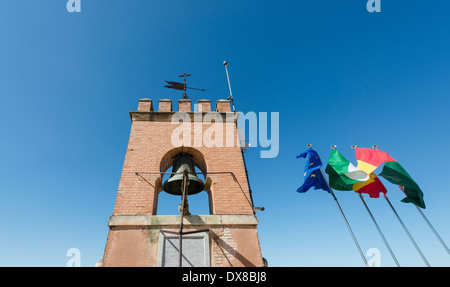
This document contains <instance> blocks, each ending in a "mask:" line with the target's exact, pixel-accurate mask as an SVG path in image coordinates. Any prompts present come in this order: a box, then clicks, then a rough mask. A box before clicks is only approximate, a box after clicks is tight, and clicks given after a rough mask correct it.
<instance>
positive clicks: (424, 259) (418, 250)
mask: <svg viewBox="0 0 450 287" xmlns="http://www.w3.org/2000/svg"><path fill="white" fill-rule="evenodd" d="M384 198H385V199H386V201H387V203H389V206H390V207H391V208H392V211H393V212H394V213H395V215H396V216H397V219H398V221H399V222H400V224H401V225H402V227H403V229H404V230H405V232H406V234H408V237H409V239H410V240H411V242H412V243H413V244H414V246H415V247H416V249H417V252H419V254H420V256H421V257H422V259H423V261H424V262H425V264H426V265H427V266H428V267H430V264H428V261H427V259H426V258H425V256H423V254H422V251H420V249H419V246H417V244H416V242H415V241H414V239H413V238H412V236H411V234H410V233H409V231H408V229H407V228H406V226H405V224H403V221H402V220H401V219H400V216H399V215H398V213H397V211H395V208H394V206H392V204H391V202H390V201H389V199H388V198H387V196H386V195H385V194H384Z"/></svg>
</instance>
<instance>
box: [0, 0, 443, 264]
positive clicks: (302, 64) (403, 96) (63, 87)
mask: <svg viewBox="0 0 450 287" xmlns="http://www.w3.org/2000/svg"><path fill="white" fill-rule="evenodd" d="M65 2H66V1H44V0H41V1H24V0H3V1H1V2H0V39H1V41H0V132H1V139H2V140H1V141H0V156H1V157H0V158H1V164H0V174H1V177H0V178H1V180H0V192H1V194H2V200H0V216H1V226H2V236H0V266H65V265H66V262H67V261H68V260H69V259H70V258H69V257H67V256H66V251H67V250H68V249H69V248H78V249H79V250H80V252H81V265H82V266H93V265H95V263H96V262H97V260H99V259H100V258H102V256H103V251H104V246H105V243H106V237H107V231H108V227H107V221H108V217H109V216H110V215H111V214H112V211H113V206H114V201H115V196H116V192H117V187H118V183H119V179H120V173H121V169H122V164H123V159H124V156H125V150H126V145H127V142H128V136H129V131H130V126H131V122H130V119H129V115H128V111H133V110H136V109H137V103H138V99H140V98H146V97H147V98H151V99H154V100H158V99H162V98H171V99H173V100H175V99H178V98H179V97H180V95H179V93H177V92H176V91H172V90H168V89H164V88H163V86H164V84H165V83H164V80H176V79H177V76H178V75H179V74H182V73H184V72H187V73H191V74H192V75H193V76H192V77H191V78H190V79H189V83H190V84H191V85H192V86H194V87H200V88H204V89H206V90H207V91H206V92H204V93H202V94H201V93H199V92H191V93H189V96H190V97H191V98H192V99H193V101H196V100H197V99H201V98H208V99H211V100H212V102H215V101H216V100H218V99H223V98H226V97H227V96H228V94H229V92H228V87H227V82H226V76H225V71H224V67H223V65H222V62H223V61H224V60H227V61H228V62H229V63H230V64H229V66H228V68H229V72H230V78H231V84H232V89H233V95H234V98H235V104H236V109H237V110H240V111H243V112H249V111H254V112H256V113H258V112H268V113H270V112H279V116H280V126H279V128H280V129H279V131H280V139H279V142H280V152H279V154H278V156H277V157H275V158H273V159H263V158H260V156H259V155H260V151H261V148H260V147H253V148H250V149H249V150H248V151H247V152H246V154H245V157H246V161H247V167H248V170H249V176H250V184H251V188H252V190H253V198H254V202H255V205H256V206H264V207H265V208H266V210H265V211H264V212H258V219H259V223H260V224H259V227H258V231H259V239H260V243H261V249H262V253H263V256H264V257H265V258H267V260H268V261H269V265H270V266H363V263H362V260H361V258H360V255H359V253H358V251H357V249H356V248H355V246H354V244H353V241H352V239H351V237H350V235H349V233H348V231H347V229H346V226H345V223H344V221H343V220H342V217H341V215H340V213H339V210H338V209H337V207H336V205H335V203H334V201H333V199H332V198H331V197H330V196H329V195H328V194H327V193H326V192H323V191H321V190H317V191H313V190H311V191H310V192H308V193H306V194H298V193H296V189H297V188H298V187H299V186H300V185H301V184H302V183H303V178H302V174H303V168H304V165H305V161H304V159H296V155H298V154H300V153H301V152H303V151H304V150H305V149H306V145H307V144H313V147H314V148H315V149H316V150H317V151H318V152H319V154H320V155H321V157H322V160H323V161H324V162H326V159H327V157H328V155H329V151H330V149H329V147H330V146H331V145H333V144H335V145H337V146H338V149H339V151H341V153H343V155H344V156H346V157H347V159H348V160H350V161H352V162H353V163H354V164H356V160H355V158H354V154H353V151H352V150H351V149H350V146H351V145H354V144H356V145H358V146H359V147H371V146H372V145H374V144H378V145H379V148H380V149H381V150H383V151H387V152H389V153H390V155H391V156H392V157H394V158H395V159H396V160H397V161H398V162H400V163H401V164H402V165H403V166H404V167H405V168H406V170H407V171H408V172H409V173H410V174H411V176H412V177H413V178H414V179H415V180H416V181H417V183H418V184H419V185H420V186H421V188H422V190H423V192H424V194H425V197H424V198H425V202H426V204H427V209H426V210H425V214H426V215H427V216H428V218H429V220H430V221H431V222H432V223H433V225H434V227H435V228H436V229H437V230H438V232H439V233H440V235H441V237H442V238H443V239H444V241H445V242H446V243H447V244H450V230H449V228H448V222H449V220H450V212H449V209H448V203H449V202H450V193H449V188H448V187H447V186H448V182H447V179H448V176H449V170H448V162H449V161H450V156H449V153H448V148H447V146H448V142H449V140H450V134H449V127H448V124H449V123H450V113H448V107H449V106H450V100H449V95H450V81H449V79H450V53H448V50H449V47H450V22H449V18H448V11H449V9H450V3H449V2H448V1H444V0H439V1H415V2H411V1H409V2H405V1H386V0H381V9H382V12H381V13H369V12H367V10H366V2H367V1H365V0H352V1H265V0H264V1H247V0H244V1H242V0H241V1H220V2H219V1H215V2H214V3H212V2H211V1H189V2H187V1H144V0H135V1H124V0H109V1H106V0H96V1H92V0H81V3H82V12H81V13H68V12H67V10H66V3H65ZM380 171H381V170H377V173H379V172H380ZM382 180H383V179H382ZM383 183H385V185H386V187H387V188H388V196H389V198H390V199H391V202H392V203H393V205H394V207H395V208H396V209H397V211H398V213H399V214H400V216H401V217H402V219H403V221H404V222H405V224H406V226H407V227H408V229H409V231H410V232H411V234H412V235H413V237H414V238H415V239H416V242H417V244H418V245H419V247H420V248H421V250H422V252H423V253H424V255H425V257H426V258H427V260H428V261H429V263H430V265H431V266H450V257H449V255H448V254H447V253H446V251H445V250H444V248H443V247H442V246H441V245H440V243H439V242H438V240H437V239H436V238H435V237H434V235H433V234H432V232H431V231H430V229H429V228H428V226H427V225H426V223H425V222H424V220H423V219H422V218H421V217H420V215H419V214H418V213H417V211H416V210H415V208H414V206H412V205H410V204H404V203H401V202H400V200H401V199H402V194H401V192H400V191H399V190H398V188H397V187H396V186H393V185H391V184H389V183H388V182H386V181H383ZM336 195H337V197H338V199H339V201H340V203H341V205H342V208H343V210H344V212H345V213H346V215H347V218H348V220H349V222H350V225H351V226H352V228H353V230H354V232H355V234H356V237H357V239H358V241H359V243H360V244H361V247H362V249H363V250H364V252H366V251H367V250H368V249H370V248H378V249H379V250H380V252H381V265H382V266H395V264H394V262H393V260H392V259H391V257H390V255H389V253H388V251H387V249H386V248H385V246H384V244H383V242H382V241H381V239H380V237H379V235H378V233H377V231H376V229H375V227H374V225H373V223H372V222H371V220H370V218H369V217H368V214H367V212H366V211H365V209H364V206H363V205H362V203H361V202H360V199H359V198H358V197H357V195H356V194H355V193H353V192H339V191H338V192H336ZM201 196H202V195H201V194H200V195H199V197H201ZM195 200H196V199H193V201H192V202H195ZM202 200H203V202H205V201H204V199H200V200H199V202H202ZM162 202H164V200H162ZM367 203H368V205H369V207H370V208H371V211H372V212H373V214H374V216H375V218H376V219H377V221H378V223H379V225H380V227H381V229H382V230H383V232H384V233H385V236H386V238H387V240H388V242H389V243H390V245H391V247H392V249H393V251H394V253H395V255H396V257H397V259H398V260H399V262H400V265H402V266H424V263H423V261H422V260H421V258H420V256H419V255H418V253H417V252H416V250H415V249H414V246H413V245H412V243H411V242H410V241H409V239H408V237H407V235H406V234H405V232H404V231H403V229H402V227H401V225H400V224H399V223H398V221H397V219H396V218H395V215H394V214H393V213H392V211H391V210H390V208H389V206H388V205H387V203H386V202H385V201H384V200H383V199H381V198H380V199H369V198H367ZM194 205H195V204H194ZM193 208H194V207H193ZM202 208H203V207H199V209H198V210H199V212H200V213H201V212H202Z"/></svg>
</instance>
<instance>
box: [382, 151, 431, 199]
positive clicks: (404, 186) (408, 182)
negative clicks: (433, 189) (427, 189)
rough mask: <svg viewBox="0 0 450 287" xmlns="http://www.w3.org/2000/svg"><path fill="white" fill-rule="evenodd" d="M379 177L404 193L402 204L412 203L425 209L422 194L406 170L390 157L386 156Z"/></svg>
mask: <svg viewBox="0 0 450 287" xmlns="http://www.w3.org/2000/svg"><path fill="white" fill-rule="evenodd" d="M380 175H381V176H382V177H384V178H385V179H387V180H388V181H389V182H391V183H393V184H397V185H398V186H399V187H400V189H401V190H403V192H404V193H405V195H406V197H405V198H404V199H402V202H407V203H408V202H409V203H413V204H415V205H417V206H419V207H421V208H425V202H424V200H423V192H422V190H421V189H420V187H419V185H417V183H416V182H415V181H414V180H413V179H412V178H411V176H410V175H409V174H408V173H407V172H406V170H405V169H404V168H403V167H402V166H401V165H400V164H399V163H398V162H397V161H396V160H395V159H393V158H392V157H390V156H388V158H387V159H386V162H385V163H384V166H383V170H382V171H381V173H380Z"/></svg>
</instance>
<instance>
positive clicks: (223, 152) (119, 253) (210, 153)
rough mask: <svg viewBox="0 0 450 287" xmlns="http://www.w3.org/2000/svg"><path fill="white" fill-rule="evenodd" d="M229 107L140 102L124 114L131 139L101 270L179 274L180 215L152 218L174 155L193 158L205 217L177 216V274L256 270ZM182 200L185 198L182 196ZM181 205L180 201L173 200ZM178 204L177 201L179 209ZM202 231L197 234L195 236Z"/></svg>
mask: <svg viewBox="0 0 450 287" xmlns="http://www.w3.org/2000/svg"><path fill="white" fill-rule="evenodd" d="M237 116H238V114H236V113H233V112H231V109H230V102H229V101H227V100H219V101H217V103H216V105H215V111H211V101H209V100H199V101H198V102H197V109H196V111H192V109H191V100H190V99H180V100H178V111H173V110H172V101H171V100H159V101H158V111H154V106H153V102H152V100H150V99H141V100H139V106H138V110H137V111H135V112H130V117H131V122H132V125H131V132H130V138H129V142H128V147H127V151H126V155H125V161H124V164H123V170H122V175H121V178H120V183H119V188H118V192H117V197H116V202H115V206H114V211H113V215H112V216H111V217H110V218H109V221H108V226H109V232H108V238H107V241H106V247H105V252H104V256H103V259H102V264H100V265H103V266H105V267H106V266H178V261H177V257H178V256H179V250H178V249H177V246H178V244H179V241H178V240H179V235H177V234H176V233H177V232H178V231H179V228H180V224H181V221H180V220H181V215H179V214H176V215H175V214H174V215H158V213H157V209H158V197H159V194H160V193H161V192H165V191H163V188H162V184H163V183H164V182H162V176H163V174H164V173H165V172H170V167H171V166H172V165H173V162H174V158H175V157H176V156H177V155H179V154H180V153H183V154H188V155H190V156H192V158H193V161H194V164H195V166H196V167H197V168H198V169H199V170H200V171H201V172H202V173H203V175H204V178H205V188H204V191H202V192H206V193H207V194H208V203H209V214H207V215H195V214H193V215H185V216H183V224H182V225H183V231H184V232H186V233H189V232H193V233H191V234H186V235H183V237H182V238H183V239H182V244H183V248H182V254H183V257H185V259H183V260H184V261H183V263H182V266H214V267H216V266H217V267H221V266H223V267H228V266H239V267H242V266H250V267H253V266H263V265H264V263H263V261H264V259H263V258H262V256H261V249H260V245H259V240H258V234H257V225H258V221H257V217H256V215H255V212H254V209H253V202H252V197H251V192H250V190H249V186H248V179H247V175H246V170H245V163H244V160H243V156H242V152H241V148H240V145H239V144H238V133H237V128H236V122H237ZM188 199H189V196H188ZM180 200H181V197H180ZM180 202H181V201H180ZM199 230H201V231H202V232H197V231H199Z"/></svg>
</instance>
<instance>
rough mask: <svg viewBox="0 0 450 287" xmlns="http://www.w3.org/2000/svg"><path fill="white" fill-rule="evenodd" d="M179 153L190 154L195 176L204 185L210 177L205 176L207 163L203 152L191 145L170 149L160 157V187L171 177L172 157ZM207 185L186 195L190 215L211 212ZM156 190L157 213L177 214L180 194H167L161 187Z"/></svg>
mask: <svg viewBox="0 0 450 287" xmlns="http://www.w3.org/2000/svg"><path fill="white" fill-rule="evenodd" d="M180 154H188V155H190V156H192V158H193V161H194V168H195V172H196V173H197V177H198V178H199V179H201V180H202V181H203V182H204V183H205V185H206V182H207V181H210V179H208V177H207V165H206V161H205V158H204V156H203V154H202V153H201V152H200V151H199V150H197V149H194V148H191V147H178V148H174V149H172V150H170V151H169V152H167V153H166V154H165V155H164V156H163V157H162V158H161V161H160V172H161V178H160V180H161V185H159V186H160V187H161V186H162V185H163V184H164V182H166V181H167V180H168V179H169V178H170V177H171V174H170V172H172V167H173V163H174V159H175V158H176V156H178V155H180ZM208 186H209V184H208V185H206V186H205V190H203V191H201V192H199V193H197V194H193V195H189V196H188V203H189V211H190V213H191V214H192V215H204V214H211V210H212V206H211V197H210V191H209V188H208ZM158 191H159V194H158V203H157V215H179V212H178V206H179V205H180V203H181V196H178V195H172V194H168V193H167V192H165V191H164V190H162V188H160V190H158Z"/></svg>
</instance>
